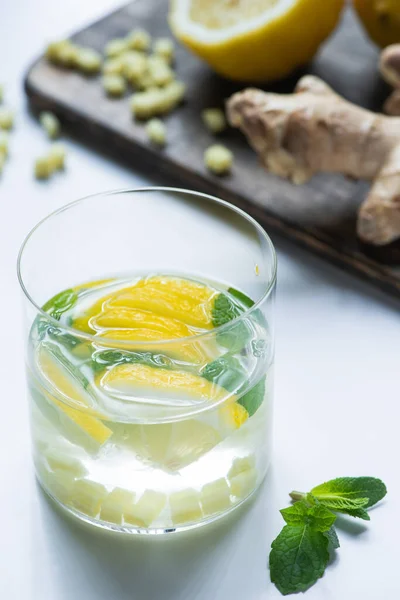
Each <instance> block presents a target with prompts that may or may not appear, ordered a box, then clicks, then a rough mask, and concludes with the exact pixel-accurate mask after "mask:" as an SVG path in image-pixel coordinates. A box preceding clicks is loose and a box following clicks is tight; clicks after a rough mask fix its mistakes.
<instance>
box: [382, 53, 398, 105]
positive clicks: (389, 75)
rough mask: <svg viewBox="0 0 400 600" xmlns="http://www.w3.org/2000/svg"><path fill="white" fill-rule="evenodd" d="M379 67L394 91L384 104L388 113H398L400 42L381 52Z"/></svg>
mask: <svg viewBox="0 0 400 600" xmlns="http://www.w3.org/2000/svg"><path fill="white" fill-rule="evenodd" d="M379 69H380V72H381V75H382V77H383V79H384V80H385V81H386V82H387V83H388V84H389V85H391V86H392V87H394V88H395V89H394V92H392V94H391V95H390V96H389V98H388V99H387V100H386V102H385V105H384V111H385V113H387V114H388V115H393V116H399V115H400V44H392V45H391V46H388V47H387V48H385V49H384V50H382V52H381V57H380V61H379Z"/></svg>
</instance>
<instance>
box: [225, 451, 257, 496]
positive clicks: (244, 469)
mask: <svg viewBox="0 0 400 600" xmlns="http://www.w3.org/2000/svg"><path fill="white" fill-rule="evenodd" d="M228 481H229V483H230V486H231V492H232V494H233V495H234V496H236V497H237V498H245V497H246V496H248V495H249V494H251V492H252V491H253V490H254V488H255V486H256V482H257V470H256V468H255V457H254V455H249V456H246V457H245V458H237V459H235V460H234V461H233V464H232V467H231V469H230V471H229V473H228Z"/></svg>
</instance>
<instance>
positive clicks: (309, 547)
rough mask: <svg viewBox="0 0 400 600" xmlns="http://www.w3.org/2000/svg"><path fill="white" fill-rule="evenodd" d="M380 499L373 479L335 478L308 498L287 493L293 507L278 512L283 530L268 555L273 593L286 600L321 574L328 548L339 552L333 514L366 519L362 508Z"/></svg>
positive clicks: (381, 486)
mask: <svg viewBox="0 0 400 600" xmlns="http://www.w3.org/2000/svg"><path fill="white" fill-rule="evenodd" d="M385 495H386V486H385V484H384V483H383V482H382V481H381V480H380V479H376V478H374V477H340V478H338V479H332V480H331V481H327V482H325V483H322V484H321V485H318V486H316V487H314V488H313V489H312V490H311V492H309V493H302V492H291V493H290V496H291V498H292V499H293V500H294V501H295V503H294V504H293V505H292V506H289V507H288V508H284V509H282V510H281V511H280V512H281V515H282V517H283V519H284V521H285V522H286V525H285V526H284V527H283V529H282V531H281V532H280V534H279V535H278V537H277V538H276V539H275V540H274V541H273V542H272V545H271V552H270V555H269V566H270V574H271V581H272V582H273V583H275V585H276V587H277V588H278V590H279V591H280V592H281V593H282V594H283V595H284V596H286V595H287V594H295V593H297V592H305V591H306V590H307V589H308V588H310V587H311V586H312V585H314V583H315V582H316V581H317V580H318V579H319V578H320V577H322V575H323V574H324V572H325V568H326V566H327V564H328V560H329V549H331V550H337V549H338V548H339V547H340V543H339V539H338V536H337V533H336V530H335V527H334V523H335V521H336V518H337V516H336V514H335V513H344V514H347V515H350V516H351V517H358V518H361V519H365V520H369V515H368V513H367V511H366V509H367V508H369V507H370V506H373V505H374V504H376V503H377V502H379V501H380V500H382V498H383V497H384V496H385Z"/></svg>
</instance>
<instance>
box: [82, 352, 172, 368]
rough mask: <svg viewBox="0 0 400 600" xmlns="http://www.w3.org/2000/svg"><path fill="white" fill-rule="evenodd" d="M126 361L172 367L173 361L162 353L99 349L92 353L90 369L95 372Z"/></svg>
mask: <svg viewBox="0 0 400 600" xmlns="http://www.w3.org/2000/svg"><path fill="white" fill-rule="evenodd" d="M128 363H131V364H133V363H139V364H143V365H148V366H150V367H161V368H163V369H172V368H173V366H174V363H173V361H172V360H171V359H170V358H169V357H168V356H164V354H153V353H152V352H133V351H129V352H128V351H122V350H101V351H98V352H94V353H93V355H92V370H93V371H94V372H95V373H98V372H101V371H104V370H105V369H106V368H107V367H113V366H114V365H122V364H128Z"/></svg>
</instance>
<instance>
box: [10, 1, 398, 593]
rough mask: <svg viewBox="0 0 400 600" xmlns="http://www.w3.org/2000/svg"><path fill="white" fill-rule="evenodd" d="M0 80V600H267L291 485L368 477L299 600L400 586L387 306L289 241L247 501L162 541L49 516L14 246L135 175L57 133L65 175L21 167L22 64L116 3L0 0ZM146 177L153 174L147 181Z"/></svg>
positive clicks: (24, 158) (31, 124) (394, 387)
mask: <svg viewBox="0 0 400 600" xmlns="http://www.w3.org/2000/svg"><path fill="white" fill-rule="evenodd" d="M0 4H1V6H0V50H1V54H0V55H1V62H0V82H4V84H5V85H6V99H7V102H8V103H9V104H10V105H11V106H13V107H14V108H15V109H16V110H17V113H18V114H17V122H16V127H15V132H14V133H13V134H12V146H11V154H12V157H11V160H10V161H9V163H8V164H7V166H6V169H5V172H4V175H3V177H2V178H1V181H0V211H1V213H0V214H1V234H0V273H1V280H0V281H1V284H0V289H1V292H0V314H1V315H2V316H3V317H2V322H1V340H2V344H1V346H0V353H1V356H0V365H1V366H0V372H1V381H2V390H3V392H2V398H1V403H2V406H1V411H0V415H1V426H0V436H1V437H0V441H1V453H0V490H1V492H0V516H1V533H0V598H1V599H2V600H3V599H4V600H83V599H84V600H94V599H96V600H103V599H104V600H110V599H112V600H128V599H129V600H158V599H162V600H236V599H240V600H266V599H267V598H268V599H275V598H279V597H280V594H279V593H278V591H277V590H276V589H275V588H274V586H272V584H271V583H270V581H269V573H268V570H267V558H268V551H269V546H270V544H271V541H272V540H273V538H274V537H275V536H276V535H277V533H278V531H279V530H280V528H281V526H282V520H281V518H280V515H279V512H278V510H279V509H280V508H282V507H284V506H285V505H287V502H288V496H287V493H288V491H289V490H290V489H292V488H297V489H298V488H300V489H304V490H307V489H309V488H311V487H312V486H313V485H316V484H318V483H320V482H322V481H323V480H325V479H328V478H332V477H336V476H341V475H373V476H379V477H381V478H382V479H383V480H384V481H385V482H386V483H387V485H388V488H389V494H388V497H387V500H385V501H384V502H383V503H382V504H381V505H380V506H379V507H378V508H376V509H374V510H373V511H371V517H372V519H371V522H370V523H369V524H365V523H364V522H357V523H355V522H352V523H350V522H348V521H342V523H341V525H340V529H339V535H340V539H341V543H342V547H341V549H340V550H339V551H338V552H337V554H336V558H335V559H334V561H333V563H332V564H331V566H330V567H329V568H328V570H327V572H326V574H325V576H324V578H323V579H322V580H320V581H319V582H318V584H317V585H315V586H314V587H313V588H312V589H311V590H310V591H309V592H307V596H306V597H307V598H308V599H309V600H321V599H324V600H354V599H363V600H396V599H397V598H399V596H400V579H399V574H398V568H399V567H398V562H399V561H398V559H399V556H400V553H399V545H398V540H399V534H400V525H399V523H400V517H399V509H398V507H399V497H400V478H399V458H400V434H399V422H400V402H399V400H400V398H399V376H400V320H399V313H398V309H399V303H398V302H396V301H394V300H391V299H390V298H388V297H386V296H384V295H383V294H381V293H379V292H377V291H374V290H373V289H372V288H371V287H369V286H368V285H366V284H364V283H361V282H359V281H357V280H356V279H353V278H351V277H350V276H347V275H346V274H344V273H342V272H340V271H339V270H337V269H335V268H333V267H330V266H329V265H327V264H325V263H324V262H322V261H320V260H319V259H316V258H314V257H312V256H310V255H309V254H307V253H305V252H302V251H300V250H298V249H297V248H295V247H293V246H292V245H290V244H289V243H287V242H284V241H281V240H279V239H276V238H274V241H275V242H276V245H277V249H278V255H279V285H278V294H277V358H276V411H275V415H276V418H275V453H274V460H273V467H272V469H271V471H270V473H269V475H268V477H267V481H266V483H265V485H264V486H263V488H262V491H261V493H260V494H259V495H258V497H257V498H256V500H255V501H254V502H253V504H252V505H251V506H250V507H249V508H248V509H247V510H245V511H244V512H243V514H241V515H239V514H235V515H234V516H233V518H232V519H230V520H228V521H226V522H222V523H221V525H220V526H218V527H215V528H214V529H213V528H211V529H207V528H205V529H203V530H202V531H201V530H200V531H198V532H195V533H192V534H181V535H175V536H173V535H172V536H167V537H164V538H163V539H159V538H157V539H149V538H146V539H144V538H140V539H139V538H137V537H135V538H134V539H131V538H129V539H127V538H125V537H124V538H120V537H116V536H113V535H110V534H103V533H98V532H97V531H92V530H90V529H87V528H85V527H83V526H81V525H78V524H76V523H74V522H71V521H69V520H68V519H66V518H65V517H64V516H62V515H61V514H59V513H58V512H56V511H55V510H54V509H53V507H52V506H51V505H50V504H49V502H48V501H47V500H46V498H45V497H44V496H43V494H42V493H41V492H40V490H39V489H38V486H37V485H36V483H35V480H34V476H33V470H32V465H31V460H30V446H29V432H28V425H27V406H26V402H25V381H24V375H23V370H22V366H21V361H22V331H21V313H20V310H21V305H20V296H19V289H18V283H17V280H16V274H15V261H16V256H17V251H18V248H19V246H20V243H21V241H22V239H23V237H24V235H25V234H26V233H27V231H28V230H29V229H30V228H31V227H32V226H33V225H34V224H35V223H36V222H37V221H38V219H40V218H41V217H43V216H44V215H46V214H47V213H48V212H50V211H52V210H54V209H55V208H57V207H58V206H61V205H62V204H65V203H66V202H68V201H70V200H73V199H76V198H77V197H80V196H85V195H86V194H89V193H94V192H99V191H103V190H107V189H112V188H122V187H128V186H132V187H134V186H138V185H140V184H142V183H144V182H145V183H148V180H145V179H144V178H143V176H141V175H140V174H139V173H134V172H132V171H130V170H127V169H125V168H124V167H122V166H120V165H118V164H116V163H114V162H112V161H111V160H109V159H108V158H106V157H104V156H101V155H100V154H96V153H94V151H92V150H88V149H86V148H84V147H82V146H80V145H78V144H77V143H75V142H74V141H72V140H71V141H70V140H67V141H66V144H67V146H68V150H69V156H68V171H67V172H66V173H65V175H61V176H58V177H54V179H53V180H52V181H50V182H48V183H40V182H36V181H35V180H34V179H33V177H32V162H33V159H34V157H35V156H37V155H38V154H40V153H41V152H42V150H43V149H44V147H45V141H44V137H43V134H42V132H41V130H40V128H39V126H38V125H37V123H36V122H35V121H34V120H33V119H32V117H31V116H30V115H29V114H28V112H27V107H26V100H25V97H24V94H23V90H22V76H23V73H24V71H25V69H26V67H27V66H28V64H29V62H30V61H31V60H32V58H33V57H34V56H35V55H37V54H38V53H39V52H40V51H41V50H42V48H43V45H44V44H45V43H46V41H48V40H51V39H53V38H59V37H61V36H64V35H67V34H68V33H69V32H70V31H73V30H74V29H77V28H79V27H81V26H82V25H84V24H85V23H88V22H90V21H91V20H92V19H93V18H95V17H97V16H100V15H101V14H103V13H106V12H107V11H109V10H111V9H112V8H113V7H114V6H115V1H114V0H96V1H94V0H83V1H82V0H68V1H67V2H63V3H61V4H60V3H59V2H50V1H49V0H2V2H0ZM150 183H151V182H150Z"/></svg>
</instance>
